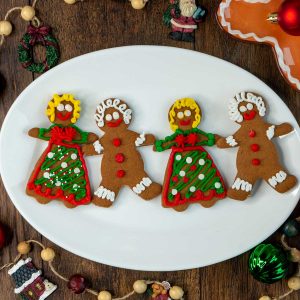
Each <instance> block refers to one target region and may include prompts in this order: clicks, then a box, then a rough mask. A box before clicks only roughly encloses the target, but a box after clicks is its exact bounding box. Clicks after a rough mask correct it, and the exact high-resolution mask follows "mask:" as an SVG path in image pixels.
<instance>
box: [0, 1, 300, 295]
mask: <svg viewBox="0 0 300 300" xmlns="http://www.w3.org/2000/svg"><path fill="white" fill-rule="evenodd" d="M30 2H31V1H29V0H28V1H26V0H0V19H1V18H3V17H4V14H5V13H6V11H7V10H8V9H9V8H11V7H13V6H23V5H28V4H30ZM218 2H219V1H218V0H202V3H203V4H204V5H205V6H206V7H207V8H208V9H209V17H208V19H207V21H206V22H205V23H204V24H202V25H201V26H200V29H198V30H197V32H196V42H195V43H180V42H175V41H172V40H169V39H168V38H167V34H168V32H169V31H168V29H167V28H166V27H164V26H163V24H162V12H163V10H164V9H165V8H166V7H167V5H168V0H150V1H149V3H148V5H147V7H146V8H145V9H144V10H141V11H135V10H134V9H132V8H131V6H130V4H129V3H128V1H127V0H86V1H85V2H83V3H78V4H76V5H72V6H71V5H67V4H65V3H64V1H63V0H51V1H50V0H40V1H39V3H38V5H37V9H38V16H39V17H40V19H42V20H43V21H44V22H45V23H46V24H49V25H51V26H52V28H53V29H54V34H55V36H56V37H57V38H58V39H59V42H60V47H61V60H60V61H61V62H63V61H65V60H68V59H70V58H72V57H75V56H78V55H81V54H85V53H88V52H91V51H95V50H100V49H104V48H111V47H116V46H124V45H134V44H151V45H166V46H175V47H181V48H187V49H193V50H196V51H200V52H204V53H207V54H211V55H213V56H217V57H220V58H223V59H225V60H228V61H230V62H232V63H234V64H236V65H238V66H241V67H242V68H244V69H246V70H248V71H249V72H251V73H252V74H254V75H256V76H257V77H259V78H260V79H261V80H263V81H264V82H265V83H266V84H268V85H269V86H270V87H271V88H272V89H274V90H275V92H277V93H278V94H279V95H280V96H281V97H282V99H284V101H285V102H286V104H287V105H288V106H289V108H290V109H291V111H292V112H293V114H294V115H295V117H296V118H297V120H298V121H299V120H300V110H299V105H300V94H299V93H297V92H296V91H294V90H292V89H291V88H290V87H289V86H288V84H287V83H286V82H285V80H284V79H283V78H282V77H281V75H280V73H279V71H278V69H277V66H276V62H275V59H274V56H273V53H272V50H271V49H270V48H269V47H267V46H264V45H258V44H250V43H243V42H240V41H238V40H235V39H233V38H231V37H230V36H229V35H228V34H227V33H224V32H223V31H222V30H221V29H220V27H219V26H218V25H217V21H216V18H215V12H216V10H217V6H218ZM241 17H242V16H241ZM12 18H13V23H14V29H15V30H14V33H13V34H12V35H11V36H10V37H9V38H7V39H6V42H5V44H4V46H3V47H2V49H1V52H0V57H1V58H0V75H1V83H2V84H1V85H0V118H1V123H2V122H3V119H4V117H5V115H6V113H7V111H8V110H9V108H10V106H11V104H12V103H13V102H14V100H15V99H16V97H17V96H18V95H19V94H20V93H21V92H22V91H23V89H25V88H26V87H27V86H28V85H29V84H30V83H31V82H32V81H33V80H34V79H35V77H36V76H35V75H33V74H31V73H29V72H28V71H26V70H24V69H23V68H22V67H21V66H20V64H19V63H18V58H17V45H18V41H19V40H20V38H21V36H22V34H23V33H24V32H25V30H26V26H27V24H26V23H25V22H24V21H21V20H20V18H18V17H17V14H14V15H13V17H12ZM39 50H40V49H38V50H37V51H39ZM40 56H41V54H40ZM199 84H201V83H199ZM116 88H117V87H116ZM216 88H217V87H216ZM37 101H38V99H37ZM287 121H288V120H287ZM0 193H1V209H0V220H2V221H3V222H4V223H5V224H7V225H8V226H10V228H12V230H13V234H14V235H13V239H12V242H11V244H10V245H9V246H8V247H6V248H5V249H4V250H3V251H2V253H1V259H0V261H1V264H2V263H5V262H8V261H10V260H11V259H12V258H13V257H14V256H15V254H16V250H15V249H16V245H17V243H18V241H22V240H24V239H29V238H33V239H36V240H38V241H41V242H43V243H45V244H46V245H49V246H51V247H53V248H54V249H56V252H57V254H58V257H57V259H56V265H57V267H58V269H59V271H60V272H61V273H63V274H66V275H67V276H68V275H71V274H74V273H81V274H84V275H85V276H86V277H87V278H88V279H90V280H91V281H92V283H93V287H94V288H95V289H99V290H102V289H108V290H110V291H112V292H113V294H114V295H124V294H126V293H127V292H128V291H130V290H131V288H132V283H133V282H134V281H135V280H136V279H139V278H142V279H143V278H144V279H148V278H151V279H158V280H169V281H170V282H172V283H176V284H177V285H180V286H182V287H183V288H184V290H185V291H186V298H185V299H188V300H199V299H203V300H206V299H207V300H219V299H225V300H226V299H228V300H239V299H240V300H254V299H258V298H259V297H260V296H262V295H264V294H269V295H278V294H281V293H282V292H284V291H286V281H281V282H278V283H276V284H273V285H263V284H261V283H259V282H257V281H255V280H254V279H253V278H252V277H251V276H250V275H249V273H248V269H247V259H248V253H246V254H244V255H241V256H239V257H236V258H233V259H231V260H229V261H225V262H223V263H219V264H216V265H213V266H209V267H206V268H201V269H195V270H188V271H181V272H137V271H129V270H124V269H118V268H113V267H110V266H106V265H101V264H97V263H94V262H91V261H89V260H86V259H83V258H80V257H78V256H76V255H73V254H71V253H69V252H67V251H65V250H63V249H60V248H59V247H57V246H56V245H54V244H52V243H51V242H50V241H48V240H47V239H45V238H44V237H43V236H41V235H40V234H39V233H38V232H37V231H36V230H35V229H34V228H32V227H31V226H30V225H29V224H28V223H27V222H26V221H25V220H24V219H23V218H22V217H21V215H20V214H19V213H18V212H17V210H16V209H15V207H14V206H13V204H12V202H11V201H10V199H9V197H8V196H7V193H6V191H5V188H4V186H3V184H2V182H1V186H0ZM270 200H272V199H270ZM270 209H271V203H270ZM297 213H298V214H297ZM294 214H295V215H300V207H299V206H298V208H297V209H296V211H295V212H294ZM236 226H237V227H238V226H239V224H236ZM78 238H79V239H80V236H78ZM149 242H151V241H149ZM31 255H32V257H33V259H34V262H35V263H36V265H37V266H39V267H42V268H43V269H44V271H45V274H46V277H48V278H49V279H51V280H52V281H53V282H55V283H57V284H58V285H59V289H58V290H57V292H55V293H54V294H53V295H52V296H51V297H49V299H67V300H69V299H70V300H72V299H78V300H79V299H96V298H95V297H94V296H91V295H87V294H83V295H79V296H78V295H73V294H71V293H70V292H69V290H68V289H67V288H66V286H65V285H64V283H63V282H61V281H60V280H59V279H58V278H56V277H55V276H53V274H52V273H51V271H50V270H49V268H48V266H47V265H45V264H44V265H42V263H41V261H40V258H39V252H38V251H35V253H34V254H31ZM141 255H142V253H141ZM0 299H3V300H10V299H15V296H14V293H13V284H12V282H11V279H10V277H9V276H8V275H7V274H6V272H5V271H2V272H1V273H0ZM132 299H145V298H144V297H143V296H134V297H133V298H132ZM288 299H300V295H299V294H297V293H295V294H293V295H292V296H290V297H289V298H288Z"/></svg>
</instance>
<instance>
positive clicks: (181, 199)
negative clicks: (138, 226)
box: [154, 98, 226, 211]
mask: <svg viewBox="0 0 300 300" xmlns="http://www.w3.org/2000/svg"><path fill="white" fill-rule="evenodd" d="M168 116H169V122H170V127H171V129H172V130H173V131H175V133H174V134H172V135H170V136H167V137H166V138H165V139H163V140H159V141H156V142H155V148H154V150H156V151H159V152H161V151H165V150H167V149H172V152H171V155H170V159H169V162H168V166H167V170H166V174H165V179H164V184H163V191H162V205H163V206H164V207H167V208H174V209H175V210H177V211H184V210H185V209H187V207H188V206H189V204H191V203H196V202H197V203H200V204H201V205H202V206H204V207H211V206H212V205H214V204H215V203H216V202H217V201H218V200H220V199H223V198H225V197H226V188H225V185H224V181H223V178H222V176H221V174H220V172H219V171H218V169H217V167H216V165H215V164H214V162H213V159H212V158H211V156H210V155H209V154H208V153H207V151H206V150H205V149H204V148H203V147H202V146H213V145H214V144H215V140H216V138H218V136H216V135H214V134H212V133H206V132H204V131H202V130H200V129H198V128H197V127H198V125H199V124H200V121H201V110H200V107H199V105H198V104H197V103H196V101H195V100H194V99H191V98H184V99H180V100H177V101H176V102H175V103H174V104H173V105H172V107H171V108H170V110H169V115H168Z"/></svg>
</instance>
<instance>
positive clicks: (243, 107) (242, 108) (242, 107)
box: [239, 105, 247, 113]
mask: <svg viewBox="0 0 300 300" xmlns="http://www.w3.org/2000/svg"><path fill="white" fill-rule="evenodd" d="M239 109H240V112H242V113H243V112H245V111H247V108H246V106H244V105H242V106H241V107H240V108H239Z"/></svg>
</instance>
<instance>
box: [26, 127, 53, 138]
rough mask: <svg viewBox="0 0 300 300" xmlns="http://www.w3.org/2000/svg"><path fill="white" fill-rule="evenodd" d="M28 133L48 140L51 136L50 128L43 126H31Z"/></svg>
mask: <svg viewBox="0 0 300 300" xmlns="http://www.w3.org/2000/svg"><path fill="white" fill-rule="evenodd" d="M28 135H29V136H30V137H33V138H37V139H41V140H50V138H51V132H50V130H49V129H45V128H31V129H30V130H29V131H28Z"/></svg>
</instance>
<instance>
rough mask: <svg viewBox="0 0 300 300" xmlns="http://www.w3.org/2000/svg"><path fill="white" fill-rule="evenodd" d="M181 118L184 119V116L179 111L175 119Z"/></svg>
mask: <svg viewBox="0 0 300 300" xmlns="http://www.w3.org/2000/svg"><path fill="white" fill-rule="evenodd" d="M183 117H184V114H183V112H182V111H180V112H179V113H177V118H178V119H183Z"/></svg>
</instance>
